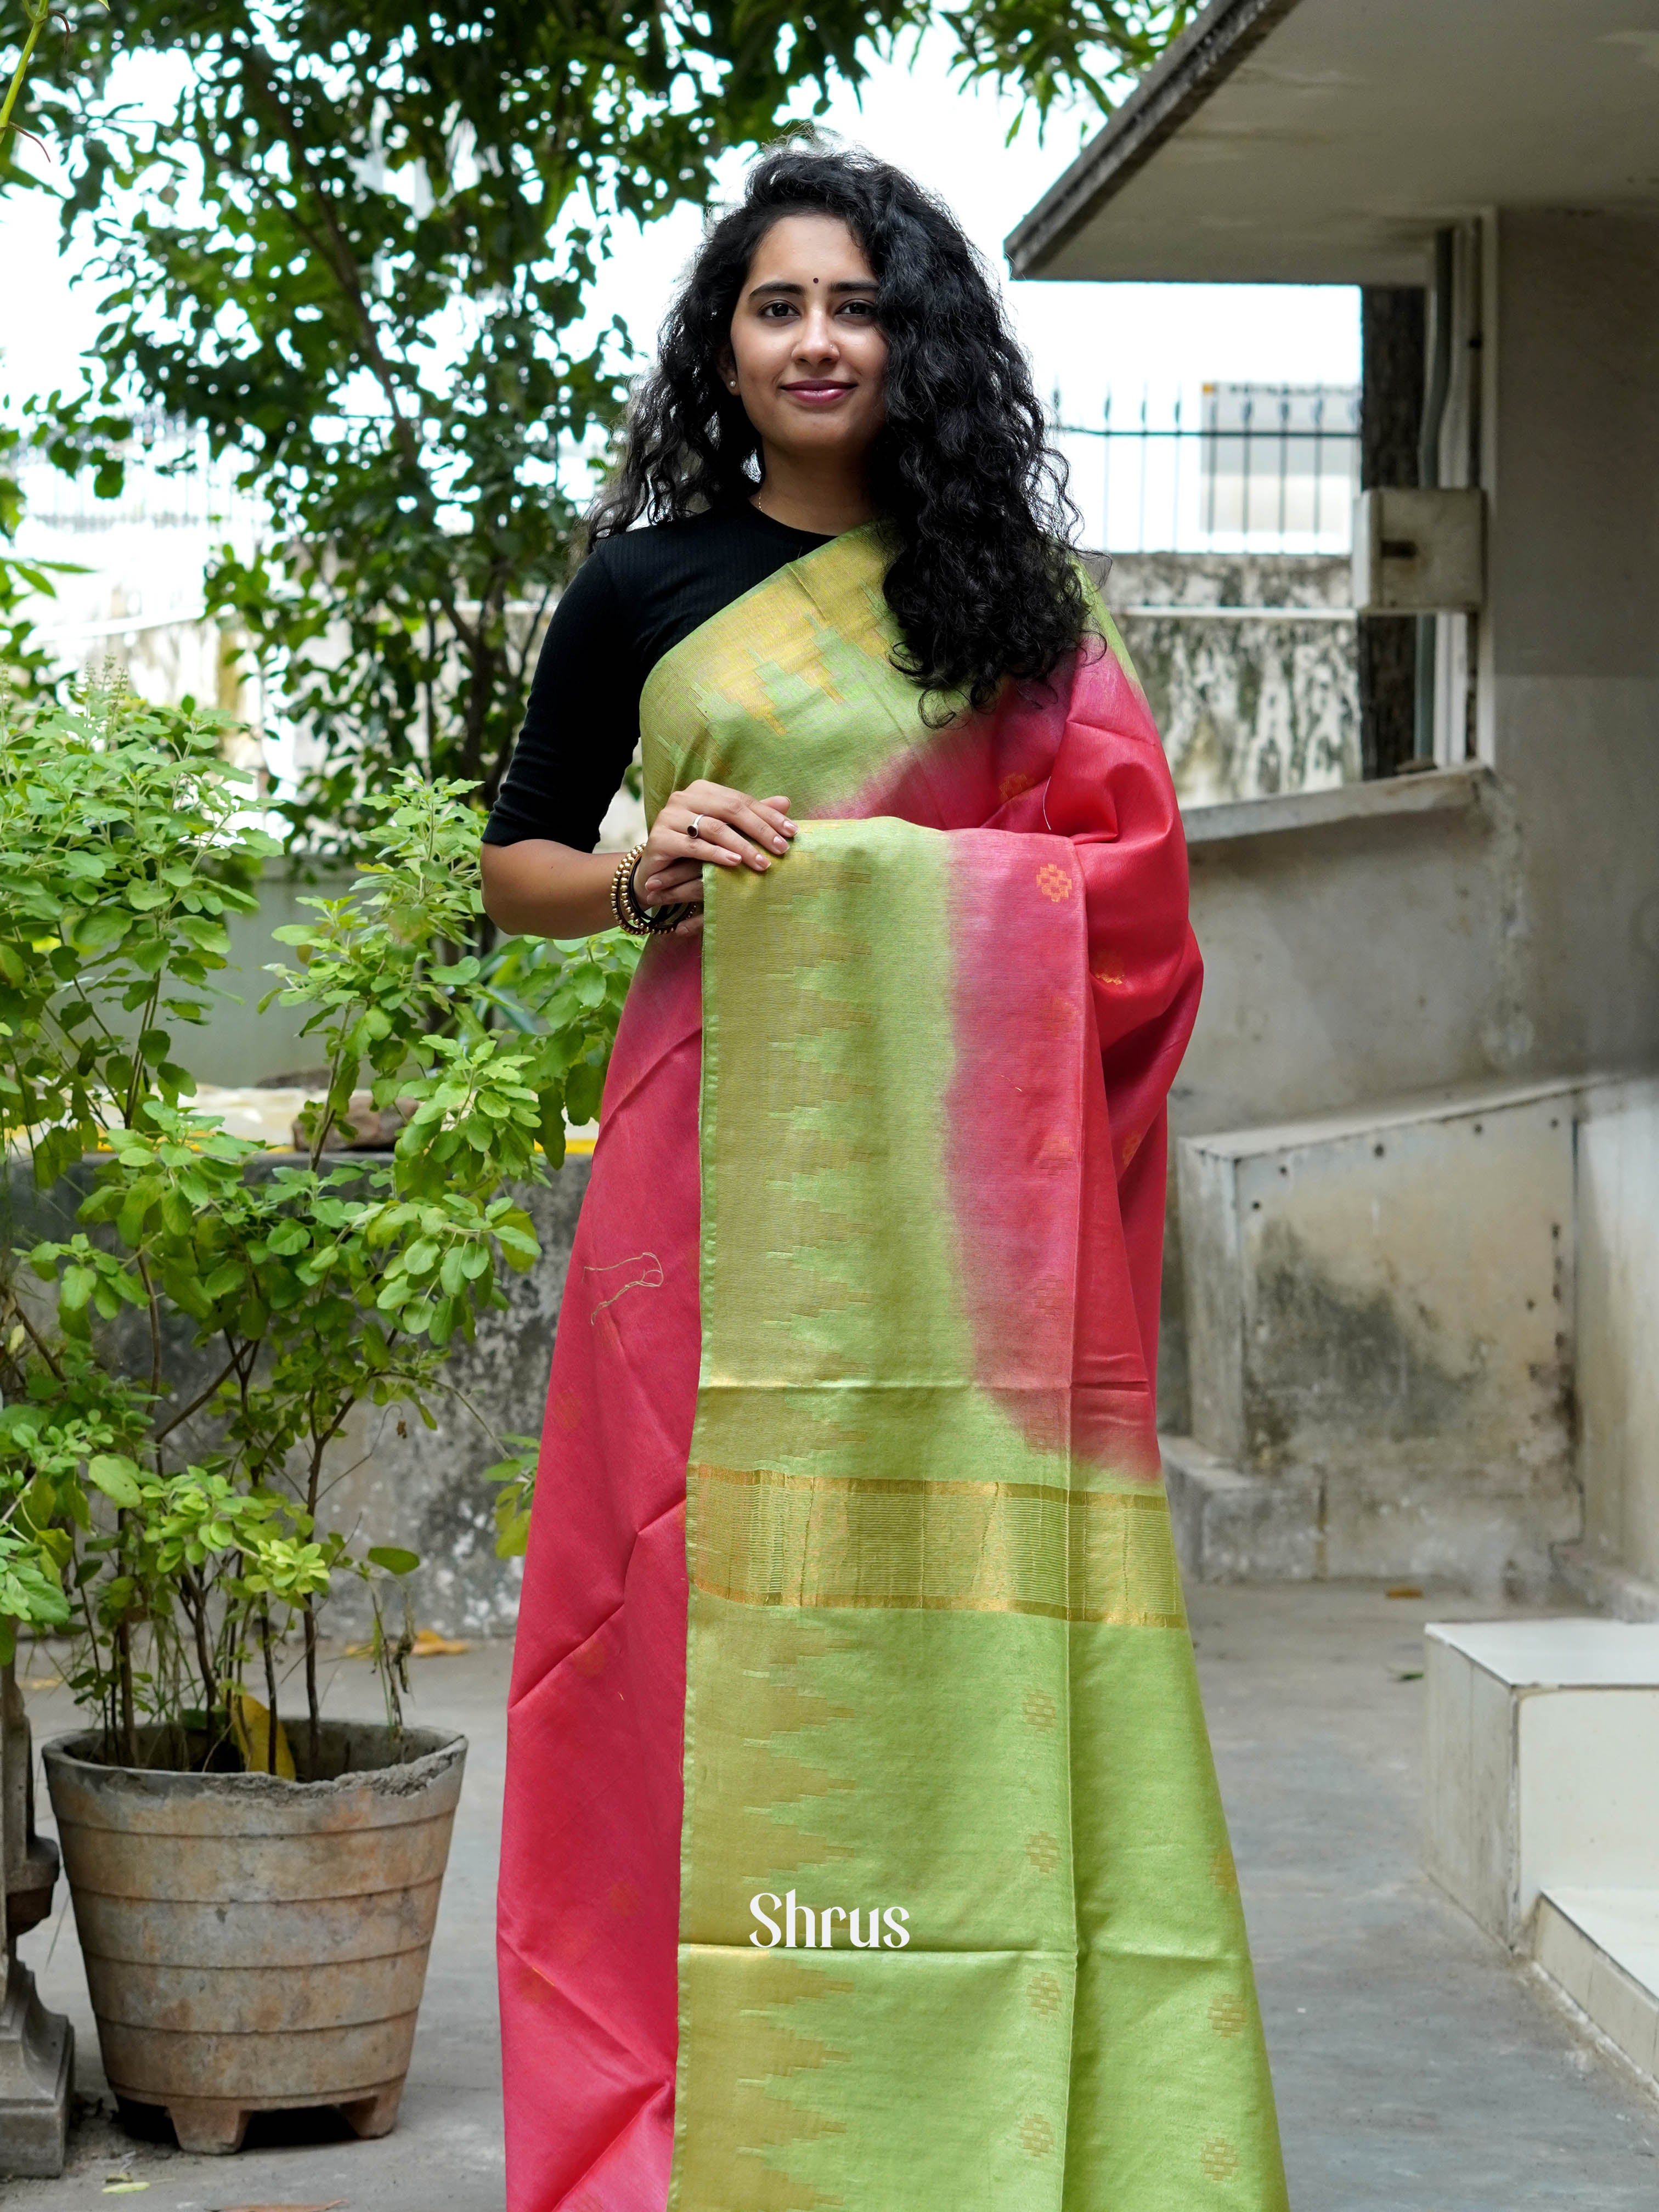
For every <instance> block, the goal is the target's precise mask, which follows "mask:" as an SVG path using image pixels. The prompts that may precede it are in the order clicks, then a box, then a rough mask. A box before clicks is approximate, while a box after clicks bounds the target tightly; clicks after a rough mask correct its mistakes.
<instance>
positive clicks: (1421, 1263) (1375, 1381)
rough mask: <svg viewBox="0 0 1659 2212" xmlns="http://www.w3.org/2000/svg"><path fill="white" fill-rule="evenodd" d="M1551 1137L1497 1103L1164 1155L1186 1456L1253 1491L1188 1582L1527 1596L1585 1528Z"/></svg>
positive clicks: (1550, 1106) (1518, 1099)
mask: <svg viewBox="0 0 1659 2212" xmlns="http://www.w3.org/2000/svg"><path fill="white" fill-rule="evenodd" d="M1573 1120H1574V1100H1573V1097H1572V1094H1571V1091H1570V1090H1566V1091H1564V1090H1561V1089H1547V1088H1546V1089H1539V1088H1537V1087H1528V1088H1522V1089H1518V1090H1495V1089H1493V1090H1487V1091H1481V1092H1477V1093H1474V1094H1470V1095H1466V1096H1465V1097H1462V1098H1461V1099H1459V1100H1458V1101H1456V1102H1455V1103H1451V1104H1434V1103H1429V1104H1422V1105H1407V1106H1401V1107H1400V1108H1398V1109H1393V1110H1390V1111H1372V1112H1370V1113H1368V1114H1365V1115H1354V1116H1329V1117H1325V1118H1323V1119H1321V1120H1318V1121H1306V1122H1300V1123H1294V1124H1291V1125H1289V1126H1286V1127H1279V1128H1272V1129H1266V1130H1258V1131H1256V1132H1255V1133H1249V1134H1243V1135H1225V1136H1212V1137H1199V1138H1189V1139H1187V1140H1185V1141H1184V1142H1183V1143H1182V1146H1181V1147H1180V1154H1179V1175H1180V1193H1181V1217H1182V1230H1183V1242H1184V1246H1185V1255H1186V1306H1187V1322H1188V1347H1189V1356H1190V1363H1191V1425H1192V1436H1193V1438H1194V1441H1195V1442H1196V1443H1197V1444H1198V1445H1199V1446H1200V1447H1201V1448H1202V1449H1203V1451H1204V1452H1205V1453H1206V1455H1208V1456H1209V1459H1210V1460H1211V1461H1213V1462H1219V1463H1220V1464H1222V1465H1223V1466H1225V1468H1228V1469H1230V1470H1231V1473H1232V1474H1233V1476H1234V1477H1243V1478H1244V1480H1245V1481H1246V1483H1247V1484H1254V1485H1255V1486H1256V1491H1255V1496H1254V1498H1253V1500H1252V1499H1251V1498H1248V1497H1247V1496H1246V1493H1245V1492H1243V1491H1242V1490H1239V1489H1237V1488H1236V1487H1233V1488H1229V1489H1228V1491H1227V1496H1226V1498H1225V1499H1224V1500H1223V1503H1224V1504H1226V1505H1228V1506H1230V1508H1231V1510H1232V1511H1233V1512H1234V1514H1235V1515H1236V1514H1237V1511H1238V1510H1241V1509H1243V1507H1244V1506H1246V1505H1247V1504H1248V1505H1249V1508H1250V1511H1251V1514H1252V1516H1253V1533H1252V1534H1251V1536H1250V1540H1249V1542H1248V1543H1241V1542H1240V1541H1239V1539H1238V1536H1237V1530H1235V1531H1234V1532H1233V1534H1232V1536H1231V1539H1230V1540H1229V1544H1230V1547H1231V1548H1230V1549H1229V1550H1228V1556H1227V1558H1226V1559H1225V1561H1221V1560H1218V1558H1217V1557H1216V1556H1215V1554H1216V1553H1217V1550H1218V1547H1223V1548H1227V1547H1224V1546H1223V1543H1222V1540H1223V1531H1222V1530H1221V1528H1220V1526H1219V1523H1218V1522H1216V1521H1215V1520H1214V1519H1213V1517H1212V1526H1211V1527H1210V1528H1203V1529H1200V1531H1199V1534H1200V1543H1199V1545H1198V1547H1197V1548H1198V1549H1199V1551H1200V1553H1203V1552H1204V1551H1205V1550H1206V1549H1207V1550H1208V1551H1209V1552H1210V1553H1211V1554H1212V1556H1211V1557H1209V1558H1208V1559H1204V1558H1202V1557H1200V1560H1199V1562H1198V1564H1199V1565H1200V1571H1208V1572H1210V1573H1212V1574H1213V1573H1215V1572H1217V1571H1227V1572H1238V1571H1243V1572H1247V1573H1256V1574H1262V1573H1265V1574H1270V1575H1272V1574H1285V1575H1292V1576H1320V1577H1322V1576H1326V1575H1330V1576H1340V1575H1356V1574H1358V1575H1383V1576H1403V1575H1409V1576H1412V1577H1420V1576H1442V1577H1449V1578H1450V1579H1452V1580H1455V1581H1460V1582H1463V1583H1468V1585H1470V1586H1471V1587H1473V1588H1474V1589H1478V1590H1480V1591H1482V1592H1484V1593H1488V1594H1494V1595H1495V1594H1497V1593H1498V1592H1500V1591H1502V1592H1507V1593H1508V1594H1510V1595H1538V1594H1540V1593H1541V1592H1542V1591H1543V1590H1545V1589H1547V1587H1548V1585H1549V1583H1550V1581H1551V1578H1552V1576H1553V1561H1552V1558H1551V1551H1552V1547H1553V1546H1554V1545H1556V1544H1558V1543H1562V1542H1568V1541H1572V1540H1573V1539H1575V1538H1576V1537H1577V1535H1578V1534H1579V1531H1580V1528H1581V1525H1582V1516H1581V1507H1580V1499H1579V1494H1578V1488H1577V1480H1576V1477H1575V1471H1574V1466H1573V1413H1572V1372H1573V1360H1572V1334H1571V1317H1572V1312H1573V1299H1572V1259H1573V1234H1572V1218H1573V1217H1572V1207H1573ZM1173 1455H1174V1456H1175V1457H1176V1459H1177V1460H1180V1459H1181V1458H1182V1449H1181V1448H1180V1447H1176V1448H1175V1450H1174V1454H1173ZM1187 1473H1188V1479H1189V1485H1190V1486H1194V1487H1196V1488H1200V1489H1201V1488H1203V1487H1204V1486H1206V1484H1209V1485H1210V1486H1212V1487H1213V1482H1212V1469H1211V1468H1209V1467H1208V1466H1207V1465H1206V1466H1204V1467H1194V1468H1190V1469H1188V1470H1187ZM1188 1548H1189V1553H1190V1551H1191V1549H1192V1548H1193V1547H1190V1546H1189V1547H1188Z"/></svg>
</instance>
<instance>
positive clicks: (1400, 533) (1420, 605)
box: [1353, 485, 1486, 615]
mask: <svg viewBox="0 0 1659 2212" xmlns="http://www.w3.org/2000/svg"><path fill="white" fill-rule="evenodd" d="M1485 583H1486V494H1485V493H1484V492H1482V491H1479V490H1461V489H1460V490H1443V489H1433V490H1426V491H1412V490H1407V489H1405V488H1404V487H1403V486H1395V485H1384V486H1382V487H1380V488H1378V489H1373V490H1371V491H1362V492H1361V493H1360V495H1359V499H1358V503H1357V505H1356V506H1355V507H1354V516H1353V604H1354V610H1355V611H1356V613H1358V614H1362V615H1433V614H1457V613H1459V612H1468V611H1470V610H1471V609H1473V608H1475V607H1478V606H1479V605H1480V602H1481V599H1482V598H1483V597H1484V586H1485Z"/></svg>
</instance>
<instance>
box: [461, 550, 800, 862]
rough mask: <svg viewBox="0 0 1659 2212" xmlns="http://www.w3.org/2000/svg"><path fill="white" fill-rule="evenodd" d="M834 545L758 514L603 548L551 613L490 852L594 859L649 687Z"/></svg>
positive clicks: (492, 821)
mask: <svg viewBox="0 0 1659 2212" xmlns="http://www.w3.org/2000/svg"><path fill="white" fill-rule="evenodd" d="M827 544H829V539H828V538H818V537H814V536H813V534H812V533H811V532H810V531H805V530H791V529H789V528H787V526H786V525H784V524H783V523H781V522H774V521H773V520H772V519H771V517H770V516H769V515H766V514H763V513H761V512H760V510H759V509H758V508H757V507H739V508H738V509H736V510H735V511H734V512H733V513H729V514H700V515H696V516H694V517H693V518H692V519H691V520H690V521H687V522H664V523H659V524H658V526H656V527H655V528H654V529H652V530H625V531H622V532H619V533H618V534H617V536H616V537H614V538H603V539H601V541H600V543H599V545H598V546H596V547H595V549H594V550H593V552H592V554H591V555H590V556H589V557H588V559H587V560H586V562H584V563H583V564H582V566H581V568H579V569H578V570H577V572H576V574H575V577H574V580H573V581H572V583H571V585H570V587H569V589H568V591H567V592H565V594H564V596H563V598H562V599H561V600H560V601H559V604H558V605H557V606H556V608H555V609H554V610H553V619H552V621H551V622H550V623H549V624H548V626H547V635H546V636H545V637H544V639H543V640H542V649H541V653H540V656H539V657H538V660H537V662H536V680H535V682H534V683H533V684H532V685H531V687H530V704H529V706H528V707H527V708H526V710H525V718H524V727H523V728H522V729H521V730H520V732H519V742H518V744H516V745H515V746H514V747H513V760H512V763H511V765H510V766H509V768H508V769H507V775H506V778H505V780H504V781H503V782H502V784H501V793H500V796H499V797H498V798H497V799H496V801H495V807H494V809H493V811H491V814H490V817H489V826H488V828H487V829H485V831H484V842H485V844H486V845H516V844H518V843H519V842H520V840H521V839H523V838H526V837H550V838H552V839H553V840H554V842H556V843H557V844H560V845H574V847H575V848H576V849H577V850H578V851H579V852H582V853H589V852H592V849H593V847H594V846H595V844H597V842H599V824H600V823H601V822H602V821H603V820H604V819H605V811H606V809H607V808H608V807H609V805H610V804H611V800H612V799H613V798H614V797H615V796H616V793H617V786H618V785H619V784H620V783H621V781H622V780H623V770H624V769H626V768H627V766H628V763H629V761H630V760H632V758H633V757H634V747H635V744H637V743H638V740H639V734H640V694H641V691H642V690H644V689H645V679H646V678H647V676H649V674H650V673H651V671H652V670H653V668H654V667H655V666H656V665H657V663H658V662H659V660H660V659H662V657H663V655H664V653H668V652H671V650H672V649H673V647H675V646H677V645H678V643H679V642H680V640H681V639H682V638H685V637H690V635H691V633H692V631H693V630H694V629H698V628H700V627H701V625H702V623H706V622H707V621H708V618H709V617H710V616H711V615H717V614H718V613H719V612H720V609H721V608H722V607H727V606H730V605H731V604H732V600H733V599H741V598H742V596H743V594H744V592H748V591H752V590H753V589H754V587H755V586H756V585H757V584H762V583H764V582H765V580H766V579H767V578H768V577H769V576H770V575H772V574H775V572H776V570H778V569H780V568H783V567H785V566H786V565H787V563H788V562H791V561H799V559H800V557H801V556H802V555H803V554H804V553H810V552H811V551H812V550H813V549H814V548H815V547H816V546H819V545H827Z"/></svg>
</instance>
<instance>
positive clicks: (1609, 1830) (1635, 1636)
mask: <svg viewBox="0 0 1659 2212" xmlns="http://www.w3.org/2000/svg"><path fill="white" fill-rule="evenodd" d="M1425 1651H1426V1656H1425V1674H1426V1676H1427V1681H1426V1685H1425V1686H1426V1688H1427V1692H1428V1699H1427V1703H1428V1736H1427V1745H1426V1766H1425V1776H1424V1782H1425V1796H1424V1845H1423V1855H1424V1861H1425V1864H1426V1866H1427V1868H1428V1870H1429V1872H1430V1874H1431V1875H1433V1876H1434V1878H1435V1880H1436V1881H1438V1882H1439V1883H1440V1884H1441V1886H1442V1887H1443V1888H1444V1889H1446V1890H1448V1891H1449V1893H1450V1894H1451V1895H1452V1896H1453V1897H1454V1898H1455V1899H1456V1900H1457V1902H1458V1903H1459V1904H1460V1905H1462V1907H1463V1909H1464V1911H1466V1912H1468V1913H1469V1914H1470V1915H1472V1917H1474V1919H1475V1920H1477V1921H1478V1922H1479V1923H1480V1925H1481V1926H1482V1927H1483V1928H1485V1929H1487V1931H1488V1932H1489V1933H1490V1934H1492V1935H1493V1936H1497V1937H1498V1939H1499V1940H1500V1941H1501V1942H1504V1943H1507V1944H1509V1945H1510V1947H1511V1948H1515V1949H1521V1948H1524V1947H1525V1945H1526V1943H1527V1941H1528V1932H1529V1929H1530V1925H1531V1922H1532V1917H1533V1913H1534V1908H1535V1907H1536V1905H1537V1903H1538V1899H1539V1895H1540V1893H1541V1892H1542V1891H1544V1890H1549V1891H1551V1892H1552V1893H1558V1894H1559V1893H1561V1892H1563V1891H1567V1890H1573V1891H1577V1890H1588V1889H1599V1890H1613V1889H1642V1888H1644V1887H1648V1886H1650V1885H1651V1886H1652V1887H1655V1888H1656V1889H1659V1625H1649V1624H1640V1625H1638V1624H1634V1623H1629V1622H1625V1621H1614V1620H1506V1621H1459V1622H1455V1623H1451V1624H1444V1625H1436V1626H1430V1627H1429V1628H1428V1629H1426V1630H1425Z"/></svg>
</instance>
